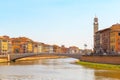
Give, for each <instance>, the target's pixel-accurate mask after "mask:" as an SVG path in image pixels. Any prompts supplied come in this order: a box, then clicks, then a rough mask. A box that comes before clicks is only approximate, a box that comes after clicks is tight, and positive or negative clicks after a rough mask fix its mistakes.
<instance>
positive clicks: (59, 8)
mask: <svg viewBox="0 0 120 80" xmlns="http://www.w3.org/2000/svg"><path fill="white" fill-rule="evenodd" d="M119 8H120V0H0V35H1V36H3V35H8V36H10V37H20V36H25V37H28V38H31V39H32V40H34V41H39V42H44V43H47V44H58V45H60V46H61V45H65V46H73V45H74V46H78V47H79V48H84V44H87V45H88V48H92V47H93V18H94V17H95V15H96V16H97V17H98V18H99V28H100V29H103V28H106V27H110V26H111V25H112V24H115V23H119V22H120V9H119Z"/></svg>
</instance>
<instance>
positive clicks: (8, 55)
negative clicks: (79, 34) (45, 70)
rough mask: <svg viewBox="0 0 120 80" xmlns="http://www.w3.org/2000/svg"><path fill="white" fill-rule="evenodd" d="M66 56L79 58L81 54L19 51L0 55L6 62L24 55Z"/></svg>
mask: <svg viewBox="0 0 120 80" xmlns="http://www.w3.org/2000/svg"><path fill="white" fill-rule="evenodd" d="M44 55H49V56H53V55H56V56H67V57H71V58H76V59H80V57H81V54H80V53H23V54H22V53H19V54H7V55H0V58H4V59H7V61H8V62H12V61H13V62H14V61H16V60H17V59H21V58H25V57H31V56H44Z"/></svg>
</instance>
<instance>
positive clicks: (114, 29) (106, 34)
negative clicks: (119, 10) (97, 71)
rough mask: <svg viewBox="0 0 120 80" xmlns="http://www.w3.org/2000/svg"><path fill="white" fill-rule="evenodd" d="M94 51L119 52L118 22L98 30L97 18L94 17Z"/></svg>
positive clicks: (119, 34) (101, 52)
mask: <svg viewBox="0 0 120 80" xmlns="http://www.w3.org/2000/svg"><path fill="white" fill-rule="evenodd" d="M93 25H94V52H95V53H96V54H120V24H118V23H117V24H113V25H112V26H110V27H108V28H105V29H103V30H98V28H99V27H98V25H99V24H98V18H97V17H95V18H94V23H93Z"/></svg>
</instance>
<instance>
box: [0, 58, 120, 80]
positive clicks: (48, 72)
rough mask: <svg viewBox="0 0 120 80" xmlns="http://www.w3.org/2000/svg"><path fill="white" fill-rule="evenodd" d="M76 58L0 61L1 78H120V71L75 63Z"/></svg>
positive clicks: (83, 79) (113, 79) (15, 79)
mask: <svg viewBox="0 0 120 80" xmlns="http://www.w3.org/2000/svg"><path fill="white" fill-rule="evenodd" d="M75 60H76V59H73V58H60V59H41V60H34V61H18V62H15V63H0V80H120V76H119V75H120V71H111V70H95V69H91V68H87V67H84V66H81V65H76V64H73V62H74V61H75Z"/></svg>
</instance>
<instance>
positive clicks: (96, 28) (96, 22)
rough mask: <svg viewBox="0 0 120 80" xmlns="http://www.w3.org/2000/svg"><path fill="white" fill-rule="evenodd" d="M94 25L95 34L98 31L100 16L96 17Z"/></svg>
mask: <svg viewBox="0 0 120 80" xmlns="http://www.w3.org/2000/svg"><path fill="white" fill-rule="evenodd" d="M93 26H94V35H95V33H96V32H97V31H98V18H97V17H95V18H94V23H93Z"/></svg>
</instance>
